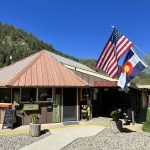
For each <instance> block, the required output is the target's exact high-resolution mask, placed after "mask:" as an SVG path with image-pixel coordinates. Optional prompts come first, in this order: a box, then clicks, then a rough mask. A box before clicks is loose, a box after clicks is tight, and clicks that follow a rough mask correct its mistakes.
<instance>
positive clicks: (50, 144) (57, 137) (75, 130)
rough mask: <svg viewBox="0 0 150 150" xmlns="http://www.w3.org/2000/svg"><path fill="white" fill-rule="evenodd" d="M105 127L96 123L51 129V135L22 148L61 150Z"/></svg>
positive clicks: (30, 149) (23, 149) (29, 149)
mask: <svg viewBox="0 0 150 150" xmlns="http://www.w3.org/2000/svg"><path fill="white" fill-rule="evenodd" d="M103 129H104V127H101V126H95V125H89V126H88V125H84V126H76V127H75V126H74V127H68V128H60V129H51V130H50V131H51V133H52V135H51V136H48V137H46V138H44V139H42V140H40V141H37V142H35V143H32V144H30V145H29V146H26V147H24V148H22V149H21V150H33V149H36V150H41V149H42V150H59V149H61V148H63V147H64V146H66V145H67V144H69V143H71V142H73V141H74V140H75V139H77V138H79V137H87V136H94V135H96V134H98V133H99V132H100V131H102V130H103Z"/></svg>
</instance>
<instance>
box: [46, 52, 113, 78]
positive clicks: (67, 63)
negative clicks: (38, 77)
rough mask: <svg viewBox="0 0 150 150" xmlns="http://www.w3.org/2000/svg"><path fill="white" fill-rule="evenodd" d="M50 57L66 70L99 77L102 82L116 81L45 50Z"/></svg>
mask: <svg viewBox="0 0 150 150" xmlns="http://www.w3.org/2000/svg"><path fill="white" fill-rule="evenodd" d="M45 51H46V52H47V53H48V54H49V55H50V56H52V57H54V58H55V59H56V60H57V61H59V62H61V63H62V64H64V65H65V66H66V67H67V68H69V69H72V70H76V71H79V72H82V73H85V74H88V75H92V76H95V77H99V78H102V79H104V80H108V81H116V79H112V78H110V77H108V76H105V75H102V74H100V73H98V72H96V71H95V70H92V69H91V68H89V67H87V66H85V65H83V64H81V63H79V62H76V61H73V60H70V59H68V58H65V57H62V56H59V55H57V54H54V53H52V52H49V51H47V50H45Z"/></svg>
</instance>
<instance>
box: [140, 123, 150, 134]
mask: <svg viewBox="0 0 150 150" xmlns="http://www.w3.org/2000/svg"><path fill="white" fill-rule="evenodd" d="M142 130H143V131H145V132H150V122H148V121H145V122H144V124H143V126H142Z"/></svg>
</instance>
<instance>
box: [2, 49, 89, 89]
mask: <svg viewBox="0 0 150 150" xmlns="http://www.w3.org/2000/svg"><path fill="white" fill-rule="evenodd" d="M87 85H88V83H87V82H86V81H84V80H82V79H81V78H79V77H78V76H76V75H75V74H74V73H73V72H71V71H70V70H69V69H67V68H66V67H65V66H64V65H62V64H61V63H59V62H58V61H57V60H55V59H54V58H53V57H52V56H50V55H49V54H48V52H47V51H40V52H38V53H36V54H34V55H32V56H30V57H27V58H25V59H23V60H21V61H19V62H16V63H15V64H12V65H10V66H7V67H4V68H2V69H1V70H0V86H1V87H4V86H12V87H24V86H26V87H33V86H34V87H36V86H38V87H40V86H42V87H43V86H46V87H47V86H58V87H60V86H63V87H79V86H87Z"/></svg>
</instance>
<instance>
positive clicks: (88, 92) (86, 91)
mask: <svg viewBox="0 0 150 150" xmlns="http://www.w3.org/2000/svg"><path fill="white" fill-rule="evenodd" d="M91 98H92V88H83V89H82V99H85V100H86V99H91Z"/></svg>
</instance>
